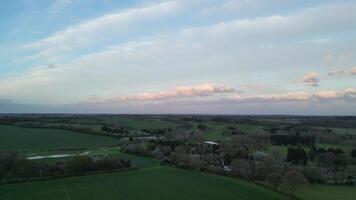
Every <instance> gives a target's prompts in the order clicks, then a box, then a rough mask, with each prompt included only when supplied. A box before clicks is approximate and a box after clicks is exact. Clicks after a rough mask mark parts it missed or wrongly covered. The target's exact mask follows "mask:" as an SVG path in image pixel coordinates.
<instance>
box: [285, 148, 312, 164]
mask: <svg viewBox="0 0 356 200" xmlns="http://www.w3.org/2000/svg"><path fill="white" fill-rule="evenodd" d="M307 160H308V159H307V154H306V153H305V150H304V149H303V148H299V147H298V148H291V147H290V148H288V153H287V161H288V162H293V163H295V164H303V165H305V164H306V163H307Z"/></svg>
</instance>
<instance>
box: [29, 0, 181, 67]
mask: <svg viewBox="0 0 356 200" xmlns="http://www.w3.org/2000/svg"><path fill="white" fill-rule="evenodd" d="M71 2H72V1H71V0H59V1H56V2H55V3H54V5H53V7H55V8H57V7H60V6H63V5H67V4H70V3H71ZM179 8H180V4H178V3H177V2H176V1H166V2H160V3H156V4H149V5H146V6H141V7H137V8H130V9H126V10H122V11H118V12H115V13H111V14H107V15H104V16H100V17H97V18H93V19H91V20H88V21H85V22H82V23H80V24H77V25H73V26H69V27H67V28H65V29H64V30H60V31H58V32H56V33H54V34H53V35H51V36H49V37H47V38H44V39H41V40H38V41H34V42H32V43H29V44H27V45H25V47H24V48H25V49H28V50H32V51H35V52H36V53H34V54H31V55H28V56H26V57H23V58H22V60H23V61H27V60H32V59H45V60H50V61H51V60H56V58H58V57H60V56H61V55H62V54H66V53H73V52H76V51H80V50H81V48H84V47H88V46H90V45H91V44H98V42H100V41H101V42H104V41H105V40H108V38H111V39H112V37H114V38H116V37H118V36H119V35H120V34H122V33H123V32H128V31H129V30H130V27H131V26H132V25H133V24H135V23H139V22H145V21H148V20H152V19H156V18H158V17H161V16H165V15H171V14H172V13H175V12H176V11H177V10H179ZM57 60H58V59H57Z"/></svg>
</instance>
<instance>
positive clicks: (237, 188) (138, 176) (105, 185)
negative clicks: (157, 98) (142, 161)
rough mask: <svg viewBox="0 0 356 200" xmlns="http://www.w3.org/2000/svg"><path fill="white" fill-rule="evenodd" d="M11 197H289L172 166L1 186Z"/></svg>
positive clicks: (32, 199) (260, 199)
mask: <svg viewBox="0 0 356 200" xmlns="http://www.w3.org/2000/svg"><path fill="white" fill-rule="evenodd" d="M0 199H9V200H38V199H51V200H68V199H71V200H76V199H86V200H91V199H93V200H96V199H105V200H111V199H112V200H114V199H115V200H116V199H125V200H134V199H146V200H151V199H152V200H153V199H170V200H181V199H185V200H190V199H191V200H196V199H204V200H213V199H214V200H215V199H239V200H251V199H253V200H269V199H271V200H272V199H273V200H287V199H290V198H288V197H286V196H284V195H282V194H279V193H276V192H273V191H272V190H269V189H266V188H263V187H260V186H257V185H254V184H251V183H247V182H244V181H239V180H235V179H232V178H227V177H221V176H215V175H208V174H203V173H198V172H193V171H186V170H180V169H175V168H169V167H153V168H146V169H141V170H136V171H128V172H118V173H111V174H101V175H94V176H84V177H76V178H67V179H61V180H52V181H45V182H37V183H23V184H15V185H4V186H0Z"/></svg>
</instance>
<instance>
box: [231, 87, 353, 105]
mask: <svg viewBox="0 0 356 200" xmlns="http://www.w3.org/2000/svg"><path fill="white" fill-rule="evenodd" d="M350 99H356V88H347V89H345V90H340V91H335V90H323V91H319V92H316V93H307V92H304V91H301V92H288V93H274V94H261V95H257V96H245V97H244V96H241V95H234V96H232V97H231V98H230V100H232V101H235V102H241V103H254V102H271V103H273V102H320V101H331V100H350Z"/></svg>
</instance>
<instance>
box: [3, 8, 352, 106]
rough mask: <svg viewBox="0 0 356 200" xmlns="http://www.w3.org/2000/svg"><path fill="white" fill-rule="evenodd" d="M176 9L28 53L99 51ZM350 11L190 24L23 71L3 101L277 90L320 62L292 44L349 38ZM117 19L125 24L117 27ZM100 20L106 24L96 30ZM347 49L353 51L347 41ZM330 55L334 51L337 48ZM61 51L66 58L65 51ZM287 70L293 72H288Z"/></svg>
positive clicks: (63, 34)
mask: <svg viewBox="0 0 356 200" xmlns="http://www.w3.org/2000/svg"><path fill="white" fill-rule="evenodd" d="M159 5H161V6H159ZM175 5H176V3H171V2H165V3H159V4H149V5H148V6H143V7H139V8H132V9H128V10H124V11H121V12H118V13H114V14H110V15H106V16H103V17H99V18H96V19H92V20H89V21H87V22H83V23H81V24H79V25H74V26H72V27H68V28H67V29H66V30H62V31H59V32H58V33H56V34H54V35H52V36H50V37H48V38H45V39H43V40H39V41H35V42H33V43H31V44H32V45H30V46H31V48H35V49H38V50H39V51H40V53H44V54H43V55H44V57H47V56H48V57H52V56H57V55H58V54H57V53H58V52H59V51H60V49H61V46H63V45H69V46H70V47H71V48H69V49H73V48H74V49H75V48H77V47H78V48H79V47H82V45H81V44H78V45H77V43H76V42H80V40H81V38H87V39H85V40H88V41H89V42H93V43H95V44H98V45H99V46H100V45H101V43H102V42H101V41H100V37H97V35H98V34H99V35H101V34H104V36H108V37H119V36H118V35H117V32H115V30H114V31H111V29H116V28H118V29H119V28H120V24H122V23H123V24H126V23H129V22H133V21H135V22H136V21H137V20H138V21H140V20H141V19H142V18H146V15H145V14H143V13H149V11H147V10H150V11H152V12H153V11H154V10H156V9H157V10H158V11H159V10H161V12H157V13H156V14H157V15H160V16H161V17H162V16H167V15H169V14H170V12H174V11H176V10H177V9H179V5H178V6H177V7H176V6H175ZM159 8H160V9H159ZM355 9H356V4H355V3H350V4H343V3H341V4H336V3H335V4H330V5H322V6H318V7H314V8H308V9H303V10H300V11H298V12H292V13H290V14H287V15H272V16H266V17H258V18H246V19H240V18H234V19H232V20H229V21H221V22H218V23H212V24H206V25H200V26H195V27H190V25H191V24H188V26H187V25H186V26H185V28H182V29H178V30H174V31H173V32H164V34H163V33H158V34H157V35H153V36H152V35H148V36H146V37H145V38H140V39H138V38H131V39H130V40H129V41H128V42H125V43H110V45H109V46H107V48H105V50H102V49H100V50H98V52H96V53H91V54H86V55H84V56H78V57H76V58H75V59H74V60H70V59H68V60H65V61H64V62H47V61H46V60H42V59H40V61H41V62H42V63H44V64H43V65H48V63H55V64H56V66H59V67H57V68H54V69H51V70H44V69H34V70H28V71H27V72H25V73H24V74H21V75H18V76H11V77H6V78H2V79H1V80H0V95H2V96H6V97H8V98H11V99H16V100H17V101H21V102H30V103H48V102H50V103H53V104H59V103H63V102H69V103H73V102H80V101H85V100H86V98H87V97H88V96H89V95H90V94H97V95H99V96H109V97H111V96H114V95H117V96H127V94H130V93H132V91H133V90H134V89H135V90H142V91H145V89H143V88H147V87H156V86H157V85H158V84H162V83H163V84H167V85H173V84H174V85H183V84H187V85H193V84H194V83H196V82H206V81H212V82H226V81H229V82H234V83H235V85H243V84H244V83H251V82H255V83H257V82H258V81H261V80H263V81H264V82H266V83H268V82H270V83H271V84H272V85H278V86H281V85H283V84H285V83H286V82H288V81H289V79H290V78H291V77H292V76H294V74H295V73H294V72H299V71H304V69H300V68H298V69H297V66H298V67H299V66H308V65H310V63H314V61H315V60H320V52H321V50H320V47H319V46H312V45H311V44H298V45H295V44H296V43H295V41H298V40H302V39H303V40H304V39H305V37H306V38H313V37H315V35H320V34H323V33H333V35H336V34H337V33H339V32H347V31H352V30H353V29H355V26H350V24H356V13H355V12H354V10H355ZM144 11H145V12H144ZM137 12H138V13H137ZM123 13H130V14H125V15H124V14H123ZM132 13H137V14H138V15H134V14H132ZM139 13H142V14H141V15H140V14H139ZM339 13H340V15H339ZM116 14H117V15H116ZM123 15H124V16H128V18H127V19H126V18H125V17H122V16H123ZM157 15H155V16H157ZM109 16H111V17H109ZM119 16H120V17H119ZM353 16H354V17H353ZM107 18H108V19H107ZM118 18H120V20H122V21H123V22H122V23H121V22H120V23H119V21H120V20H118ZM124 18H125V20H124ZM110 19H115V20H113V21H112V20H110ZM329 19H333V20H332V21H330V20H329ZM101 20H103V21H104V22H105V23H102V24H101V23H99V25H98V21H99V22H100V21H101ZM117 24H119V25H117ZM129 24H130V23H129ZM102 26H104V27H102ZM189 27H190V28H189ZM116 30H117V29H116ZM334 33H335V34H334ZM106 34H107V35H106ZM103 38H105V37H103ZM289 42H291V43H292V44H293V45H290V44H291V43H289ZM281 43H283V44H286V45H280V44H281ZM346 43H347V45H349V44H351V43H350V42H349V41H346ZM72 45H74V46H72ZM305 45H307V46H305ZM318 45H319V44H318ZM72 47H73V48H72ZM109 47H110V48H109ZM328 47H329V48H330V49H336V48H337V47H335V45H334V44H332V45H330V46H328ZM343 47H344V46H343ZM323 48H324V46H323ZM346 48H347V46H346V47H345V49H346ZM47 50H48V51H47ZM63 50H64V52H66V48H64V49H63ZM335 51H336V50H335ZM46 52H48V55H47V54H46ZM36 55H37V54H36ZM296 55H298V56H296ZM304 57H306V59H304ZM256 58H259V59H256ZM313 59H315V60H313ZM301 64H302V65H301ZM286 65H288V66H291V68H293V70H288V69H286V68H285V66H286ZM276 71H278V72H279V73H276ZM225 80H226V81H225ZM286 87H289V86H286ZM68 88H70V90H69V89H68ZM59 97H62V98H59Z"/></svg>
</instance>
